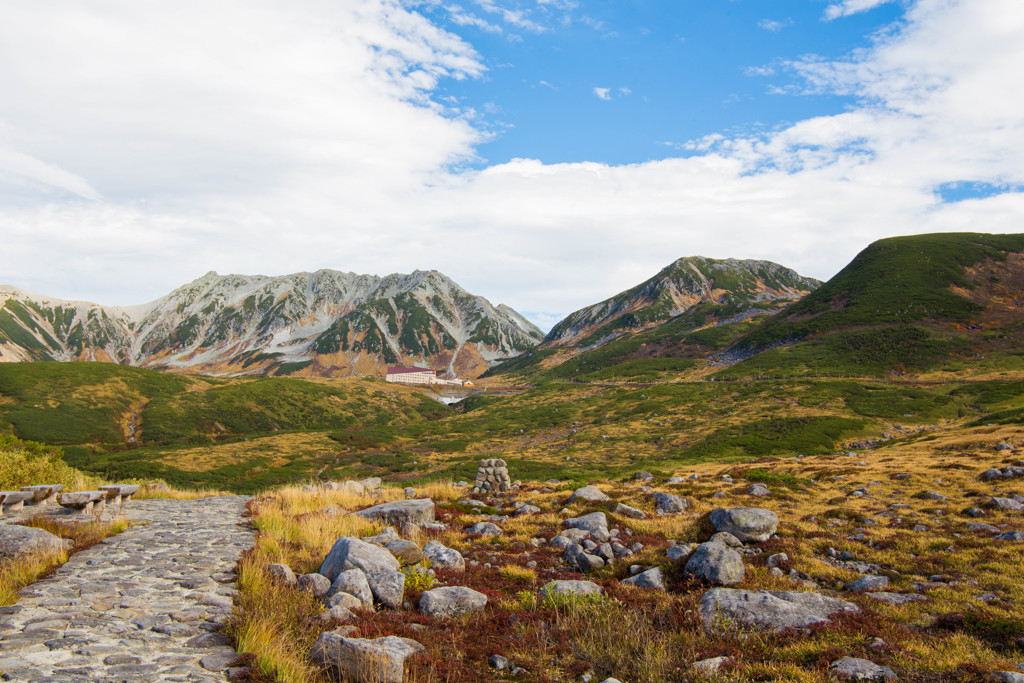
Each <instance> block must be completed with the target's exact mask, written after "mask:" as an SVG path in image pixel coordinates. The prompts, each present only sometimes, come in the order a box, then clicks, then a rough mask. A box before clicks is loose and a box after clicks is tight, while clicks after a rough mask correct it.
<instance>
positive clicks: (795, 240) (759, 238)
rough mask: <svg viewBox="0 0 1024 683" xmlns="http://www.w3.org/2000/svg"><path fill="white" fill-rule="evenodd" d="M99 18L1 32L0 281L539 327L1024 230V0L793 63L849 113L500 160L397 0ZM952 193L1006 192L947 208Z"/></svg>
mask: <svg viewBox="0 0 1024 683" xmlns="http://www.w3.org/2000/svg"><path fill="white" fill-rule="evenodd" d="M477 4H478V6H479V7H480V8H481V9H482V10H483V11H484V12H486V13H487V14H488V15H490V16H495V17H499V18H501V19H502V20H503V21H506V22H511V23H515V22H518V23H519V24H520V28H521V29H524V30H525V29H527V28H529V26H526V25H523V22H525V21H528V20H529V19H528V17H527V16H525V15H522V16H509V15H508V14H507V13H505V12H504V11H502V10H501V7H500V6H498V5H497V4H495V3H491V2H478V3H477ZM877 4H879V3H878V2H871V0H860V1H858V0H847V2H843V3H839V4H835V5H832V6H831V7H837V8H839V9H836V10H835V12H836V13H837V14H836V16H835V18H836V19H838V20H841V17H842V16H845V15H847V14H852V13H854V12H856V11H863V10H866V9H868V8H870V7H871V6H874V5H877ZM88 5H89V6H88V7H87V6H85V5H83V4H82V3H78V2H74V1H72V0H54V1H53V2H50V3H38V2H34V1H32V0H12V1H11V2H9V3H8V5H7V6H6V7H5V21H4V22H3V23H2V24H0V44H3V45H5V47H6V49H7V53H8V54H9V55H11V57H12V58H11V59H9V60H7V61H6V62H4V63H3V65H0V91H2V92H4V93H5V96H4V97H3V98H0V236H2V239H3V242H4V254H5V258H4V267H3V270H2V272H0V282H3V283H10V284H15V285H18V286H22V287H25V288H27V289H32V290H35V291H40V292H43V293H46V294H50V295H53V296H64V297H68V298H86V299H92V300H99V301H101V302H102V303H108V304H133V303H141V302H143V301H147V300H150V299H152V298H155V297H156V296H159V295H161V294H164V293H166V292H167V291H169V290H170V289H171V288H173V287H175V286H177V285H179V284H182V283H184V282H185V281H187V280H190V279H192V278H194V277H197V276H199V275H200V274H202V273H204V272H206V271H208V270H211V269H215V270H218V271H220V272H245V273H255V272H259V273H265V274H281V273H287V272H294V271H298V270H314V269H317V268H335V269H339V270H351V271H356V272H376V273H387V272H408V271H409V270H412V269H415V268H437V269H440V270H442V271H444V272H445V273H447V274H448V275H450V276H452V277H454V278H455V279H456V280H457V281H458V282H460V283H461V284H463V285H464V286H466V287H467V288H468V289H470V290H471V291H473V292H474V293H477V294H482V295H484V296H487V297H488V298H490V299H491V300H492V301H494V302H495V303H497V302H504V303H507V304H509V305H511V306H513V307H514V308H516V309H518V310H520V311H521V312H524V313H526V314H528V315H529V316H530V317H532V318H533V319H534V320H535V321H537V322H538V323H540V324H542V325H545V326H547V325H550V324H551V323H553V322H554V321H555V320H557V319H558V318H559V317H560V316H562V315H564V314H566V313H568V312H570V311H571V310H574V309H576V308H579V307H581V306H584V305H587V304H590V303H592V302H594V301H597V300H600V299H602V298H605V297H607V296H609V295H611V294H613V293H615V292H617V291H620V290H622V289H625V288H627V287H629V286H632V285H633V284H636V283H637V282H639V281H640V280H642V279H644V278H646V277H649V276H650V275H652V274H653V273H654V272H656V271H657V270H658V269H659V268H661V267H663V266H664V265H666V264H667V263H668V262H669V261H671V260H673V259H675V258H678V257H680V256H687V255H696V254H701V255H705V256H711V257H719V258H726V257H737V258H768V259H771V260H775V261H778V262H780V263H783V264H785V265H788V266H791V267H794V268H796V269H797V270H799V271H800V272H801V273H804V274H807V275H812V276H816V277H821V278H826V277H829V276H831V275H832V274H834V273H835V272H836V271H837V270H838V269H839V268H841V267H842V266H843V265H844V264H845V263H846V262H847V261H848V260H849V259H850V258H852V257H853V256H854V255H855V254H856V253H857V251H859V250H860V249H861V248H863V247H864V246H866V244H867V243H868V242H870V241H872V240H874V239H877V238H880V237H884V236H889V235H896V234H912V233H920V232H931V231H951V230H957V231H960V230H966V231H984V232H1014V231H1020V230H1021V225H1024V221H1022V218H1024V194H1022V193H1020V192H1019V191H1014V188H1019V187H1020V186H1021V185H1022V184H1024V166H1022V165H1021V164H1020V159H1022V158H1024V94H1022V93H1020V92H1019V89H1016V88H1013V87H1012V84H1014V83H1016V81H1017V80H1018V79H1019V74H1020V73H1021V72H1022V71H1024V12H1021V10H1020V8H1019V4H1018V2H1017V0H958V1H955V0H918V1H917V2H915V3H913V4H912V5H911V6H910V7H909V8H908V10H907V13H906V17H905V19H904V21H903V22H902V23H901V24H900V25H899V26H897V27H895V28H893V30H890V31H888V32H886V33H885V34H884V35H881V36H878V37H876V39H875V42H874V43H873V44H872V46H871V47H870V48H868V49H865V50H861V51H858V52H857V53H855V54H852V55H850V56H849V57H848V58H847V59H845V60H841V61H825V60H821V59H816V58H813V57H805V58H802V59H799V60H793V61H790V62H787V63H784V64H779V65H776V68H777V69H781V70H785V71H788V72H789V73H790V74H796V75H797V76H799V77H800V78H799V80H800V83H801V84H802V85H801V87H800V88H799V89H798V90H796V91H791V92H790V93H789V94H788V95H786V96H799V95H800V94H801V93H803V92H809V93H820V92H834V93H844V94H848V95H853V96H855V97H856V102H857V104H856V106H853V107H851V108H849V109H848V110H847V111H844V112H842V113H839V114H836V115H833V116H823V117H819V118H814V119H809V120H805V121H799V122H796V123H794V124H792V125H789V126H786V127H782V128H779V129H777V130H774V131H771V132H769V133H767V134H764V135H759V136H739V137H735V136H734V137H728V136H724V135H721V134H717V135H714V136H709V137H708V138H706V139H703V140H693V141H680V142H681V143H683V144H681V145H680V147H681V148H682V152H681V155H680V156H678V157H676V158H670V159H664V160H656V161H649V162H646V163H638V164H632V165H622V166H610V165H605V164H599V163H593V162H580V163H566V164H545V163H542V162H540V161H538V160H533V159H515V160H513V161H511V162H509V163H505V164H500V165H494V166H490V167H486V168H483V169H473V168H471V167H469V166H467V165H466V163H467V161H470V160H472V159H473V158H474V153H475V146H476V145H478V144H479V143H480V142H481V141H482V140H483V139H484V133H482V132H481V128H480V127H479V126H477V125H476V123H475V121H476V118H475V117H476V112H474V111H473V110H472V109H469V108H464V107H460V106H459V103H457V102H454V103H453V102H445V103H444V104H442V103H440V101H439V99H438V98H435V97H434V94H435V93H436V91H437V85H438V82H439V81H440V80H441V79H445V78H476V77H480V76H481V75H482V74H484V73H485V66H484V63H483V59H482V58H481V57H480V55H478V54H477V53H476V51H475V50H474V49H473V47H472V46H471V45H469V44H468V43H466V42H465V41H464V40H462V39H460V38H459V37H457V36H455V35H453V34H451V33H448V32H446V31H444V30H441V29H440V28H438V27H437V26H435V25H433V24H432V23H431V22H429V21H428V20H427V19H426V18H424V16H422V15H420V14H418V13H417V12H416V11H414V10H413V9H410V7H409V6H408V5H406V4H403V3H400V2H397V0H360V1H358V2H357V1H355V0H341V1H338V0H332V1H328V0H294V1H293V2H290V3H282V2H277V1H272V0H223V1H222V2H218V3H214V4H212V5H211V4H210V3H203V2H198V1H196V0H182V1H181V2H178V3H175V9H174V12H169V11H166V9H162V10H160V11H158V10H157V9H156V8H155V6H153V5H149V4H145V3H142V4H140V3H137V2H133V1H130V0H105V1H104V2H102V3H98V4H97V3H89V4H88ZM831 7H830V10H829V11H832V10H831ZM43 25H46V26H47V30H46V31H45V32H40V31H39V30H38V27H39V26H43ZM752 66H756V65H752ZM595 94H598V96H600V94H599V93H597V92H596V91H595ZM595 106H596V105H595ZM951 183H977V184H985V185H986V186H991V187H994V188H1007V191H1005V192H999V191H997V192H996V193H994V194H992V195H991V196H986V197H981V198H973V199H966V200H963V201H958V202H945V201H942V199H941V197H940V196H939V192H938V188H940V187H943V186H948V185H950V184H951Z"/></svg>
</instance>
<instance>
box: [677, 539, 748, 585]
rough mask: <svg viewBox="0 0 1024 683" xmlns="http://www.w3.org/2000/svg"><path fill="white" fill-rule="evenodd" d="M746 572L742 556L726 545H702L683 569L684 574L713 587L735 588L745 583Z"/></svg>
mask: <svg viewBox="0 0 1024 683" xmlns="http://www.w3.org/2000/svg"><path fill="white" fill-rule="evenodd" d="M745 573H746V570H745V569H744V567H743V558H742V557H740V554H739V553H738V552H736V551H735V550H733V549H732V548H730V547H729V546H727V545H725V544H724V543H716V542H714V541H708V542H707V543H701V544H700V545H699V546H697V549H696V550H694V551H693V554H692V555H690V559H689V560H687V561H686V566H685V567H683V574H684V575H686V576H690V577H693V578H695V579H697V580H698V581H703V582H704V583H709V584H711V585H712V586H734V585H736V584H737V583H740V582H741V581H743V576H744V575H745Z"/></svg>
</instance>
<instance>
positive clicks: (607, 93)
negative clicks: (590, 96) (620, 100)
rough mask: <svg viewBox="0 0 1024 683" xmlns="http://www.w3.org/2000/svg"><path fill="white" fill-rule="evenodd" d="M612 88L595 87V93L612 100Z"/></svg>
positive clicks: (604, 98)
mask: <svg viewBox="0 0 1024 683" xmlns="http://www.w3.org/2000/svg"><path fill="white" fill-rule="evenodd" d="M611 92H612V89H611V88H594V94H595V95H597V96H598V97H599V98H600V99H602V100H610V99H611V98H612V96H611Z"/></svg>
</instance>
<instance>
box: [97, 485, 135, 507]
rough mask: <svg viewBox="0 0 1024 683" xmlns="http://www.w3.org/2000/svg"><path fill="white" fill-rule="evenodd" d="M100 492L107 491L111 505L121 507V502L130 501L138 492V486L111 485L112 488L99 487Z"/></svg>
mask: <svg viewBox="0 0 1024 683" xmlns="http://www.w3.org/2000/svg"><path fill="white" fill-rule="evenodd" d="M97 488H99V490H100V491H105V492H106V494H107V500H109V501H110V504H111V505H121V501H122V500H124V501H129V500H131V499H132V496H133V495H135V493H136V492H138V490H139V487H138V485H137V484H111V485H110V486H99V487H97Z"/></svg>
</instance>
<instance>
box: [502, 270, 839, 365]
mask: <svg viewBox="0 0 1024 683" xmlns="http://www.w3.org/2000/svg"><path fill="white" fill-rule="evenodd" d="M819 284H820V282H819V281H818V280H815V279H813V278H807V277H803V276H801V275H799V274H798V273H796V272H795V271H793V270H791V269H789V268H785V267H783V266H780V265H779V264H777V263H772V262H770V261H753V260H743V261H741V260H736V259H725V260H717V259H710V258H705V257H702V256H694V257H687V258H681V259H679V260H677V261H675V262H673V263H671V264H670V265H668V266H667V267H665V268H663V269H662V270H661V271H660V272H658V273H657V274H656V275H655V276H654V277H652V278H650V279H648V280H645V281H644V282H642V283H640V284H639V285H637V286H636V287H633V288H631V289H628V290H626V291H624V292H621V293H619V294H616V295H615V296H613V297H611V298H609V299H606V300H604V301H602V302H600V303H597V304H594V305H592V306H588V307H586V308H583V309H580V310H578V311H576V312H574V313H572V314H570V315H569V316H567V317H566V318H565V319H564V320H562V321H561V322H559V323H558V324H557V325H555V326H554V327H553V328H552V329H551V332H549V333H548V335H547V337H545V339H544V343H543V344H542V345H541V346H539V347H538V348H536V349H534V350H533V351H531V352H529V353H527V354H524V355H523V356H520V357H517V358H515V359H513V360H510V361H507V362H505V363H502V364H501V365H499V366H497V367H495V368H494V369H493V370H491V371H490V372H489V374H491V375H494V374H499V373H504V372H512V373H516V374H523V375H536V374H537V373H538V372H543V373H544V374H543V377H545V378H552V379H555V378H569V377H572V378H579V377H583V376H584V375H587V376H591V375H593V373H600V372H601V371H602V370H604V369H606V368H609V367H611V366H612V365H615V364H617V363H624V362H630V363H631V365H630V368H629V372H632V373H634V374H636V373H639V374H645V373H651V372H663V371H672V370H679V369H681V368H683V367H684V366H688V364H687V363H681V362H666V361H665V359H695V358H699V357H703V356H704V355H707V354H708V353H710V352H712V351H716V350H721V349H722V348H724V345H725V344H723V341H725V340H727V342H726V343H731V342H732V341H734V340H735V339H736V338H737V337H738V336H739V335H740V334H743V333H744V332H746V331H748V330H749V329H750V328H751V325H750V324H743V325H740V324H739V323H740V322H742V321H745V320H748V319H751V318H755V317H757V316H764V315H770V314H772V313H774V312H775V311H777V310H778V309H779V308H780V306H783V305H785V304H788V303H790V302H792V301H793V300H795V299H799V298H800V297H802V296H804V295H806V294H807V293H809V292H811V291H813V290H814V289H815V287H817V286H818V285H819ZM717 326H726V327H725V328H724V329H722V330H720V331H718V332H714V333H706V334H696V333H697V332H698V331H700V330H704V329H706V328H712V327H717ZM689 365H692V363H689ZM613 374H614V373H613ZM594 377H597V375H594Z"/></svg>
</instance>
